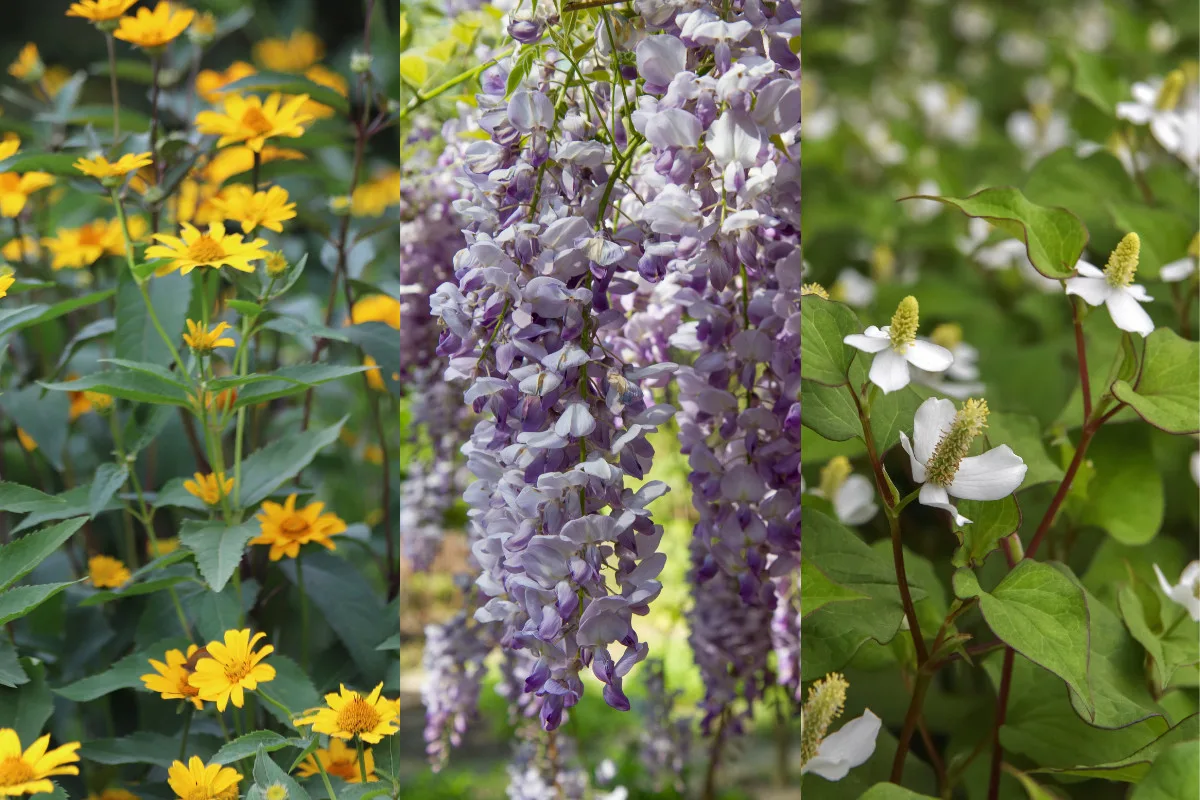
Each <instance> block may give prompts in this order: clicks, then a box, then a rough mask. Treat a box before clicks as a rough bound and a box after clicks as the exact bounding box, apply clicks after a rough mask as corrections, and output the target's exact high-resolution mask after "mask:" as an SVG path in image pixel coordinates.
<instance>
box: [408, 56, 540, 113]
mask: <svg viewBox="0 0 1200 800" xmlns="http://www.w3.org/2000/svg"><path fill="white" fill-rule="evenodd" d="M515 49H516V48H513V47H510V48H508V49H507V50H505V51H504V52H502V53H498V54H496V55H495V56H493V57H492V58H491V59H489V60H487V61H485V62H483V63H482V64H480V65H479V66H477V67H472V68H471V69H469V70H467V71H466V72H462V73H459V74H458V75H455V76H454V77H453V78H451V79H450V80H448V81H446V82H445V83H442V84H440V85H438V86H435V87H433V88H432V89H430V90H429V91H427V92H422V91H420V90H417V91H416V92H415V93H414V94H413V99H412V100H410V101H409V103H408V105H407V106H405V107H404V108H402V109H400V116H399V118H400V119H404V118H405V117H407V116H408V115H409V114H411V113H412V112H413V111H415V110H417V109H418V108H420V107H421V106H423V105H425V104H426V103H428V102H429V101H430V100H433V99H434V98H436V97H437V96H438V95H441V94H444V93H445V92H448V91H450V90H451V89H453V88H454V87H455V86H458V85H459V84H460V83H463V82H464V81H469V80H471V78H474V77H475V76H477V75H480V74H482V73H483V71H484V70H486V69H488V68H489V67H491V66H492V65H493V64H496V63H497V62H499V61H500V60H502V59H505V58H508V57H509V56H511V55H512V54H513V50H515Z"/></svg>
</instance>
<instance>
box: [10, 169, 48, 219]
mask: <svg viewBox="0 0 1200 800" xmlns="http://www.w3.org/2000/svg"><path fill="white" fill-rule="evenodd" d="M53 185H54V176H53V175H50V174H49V173H47V172H26V173H24V174H21V175H18V174H17V173H15V172H0V216H5V217H16V216H19V215H20V213H21V212H22V211H24V210H25V203H26V201H28V200H29V197H30V195H32V194H33V193H34V192H38V191H41V190H42V189H45V188H46V187H47V186H53Z"/></svg>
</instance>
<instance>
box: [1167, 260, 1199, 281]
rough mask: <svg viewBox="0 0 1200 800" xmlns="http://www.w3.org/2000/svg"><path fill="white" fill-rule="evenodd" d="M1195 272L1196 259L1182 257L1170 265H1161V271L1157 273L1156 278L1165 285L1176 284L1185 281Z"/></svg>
mask: <svg viewBox="0 0 1200 800" xmlns="http://www.w3.org/2000/svg"><path fill="white" fill-rule="evenodd" d="M1195 271H1196V259H1195V258H1194V257H1193V256H1184V257H1183V258H1181V259H1178V260H1177V261H1172V262H1171V263H1170V264H1163V265H1162V269H1160V270H1159V271H1158V277H1160V278H1162V279H1163V280H1164V281H1166V282H1167V283H1178V282H1179V281H1182V280H1187V279H1188V278H1189V277H1190V276H1191V275H1192V274H1193V273H1194V272H1195Z"/></svg>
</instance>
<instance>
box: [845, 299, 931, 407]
mask: <svg viewBox="0 0 1200 800" xmlns="http://www.w3.org/2000/svg"><path fill="white" fill-rule="evenodd" d="M917 313H918V309H917V300H916V298H915V297H912V296H909V297H906V298H904V299H903V300H901V301H900V306H899V307H898V308H897V309H896V313H895V314H894V315H892V324H891V325H885V326H884V327H882V328H878V327H876V326H874V325H871V326H869V327H868V328H867V329H866V330H865V331H863V332H862V333H852V334H850V335H849V336H847V337H846V338H845V339H843V341H844V342H845V343H846V344H848V345H850V346H851V347H854V348H857V349H859V350H862V351H863V352H865V353H874V354H875V358H874V359H872V361H871V370H870V372H869V373H868V374H867V377H869V378H870V379H871V383H873V384H875V385H876V386H878V387H879V388H880V389H882V390H883V393H884V394H888V393H889V392H895V391H897V390H899V389H903V388H904V387H905V386H908V384H909V382H910V381H911V380H912V375H911V374H910V373H909V369H908V368H909V365H910V364H911V365H912V366H914V367H916V368H918V369H923V370H925V371H926V372H945V371H946V369H947V368H948V367H949V366H950V365H951V364H952V363H954V356H952V355H951V354H950V351H949V350H947V349H946V348H944V347H942V346H940V345H936V344H934V343H933V342H927V341H923V340H920V339H917V324H918V316H917Z"/></svg>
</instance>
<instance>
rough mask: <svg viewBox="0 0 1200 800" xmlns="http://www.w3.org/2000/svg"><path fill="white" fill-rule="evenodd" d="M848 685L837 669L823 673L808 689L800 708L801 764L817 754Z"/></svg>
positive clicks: (837, 712)
mask: <svg viewBox="0 0 1200 800" xmlns="http://www.w3.org/2000/svg"><path fill="white" fill-rule="evenodd" d="M848 688H850V684H849V683H847V682H846V679H845V678H843V677H842V676H841V675H840V674H838V673H836V672H832V673H830V674H829V675H826V676H825V677H824V678H822V679H821V680H819V681H817V682H816V683H814V684H813V685H812V686H811V687H810V688H809V690H808V700H806V701H805V703H804V707H803V708H801V709H800V764H801V765H804V764H805V763H807V762H808V761H810V760H811V759H812V758H813V756H815V755H816V754H817V750H818V748H820V746H821V741H822V740H824V738H825V734H826V732H827V731H828V730H829V726H830V725H831V724H833V721H834V720H835V719H837V718H838V717H840V716H841V715H842V708H843V707H845V705H846V690H847V689H848Z"/></svg>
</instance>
